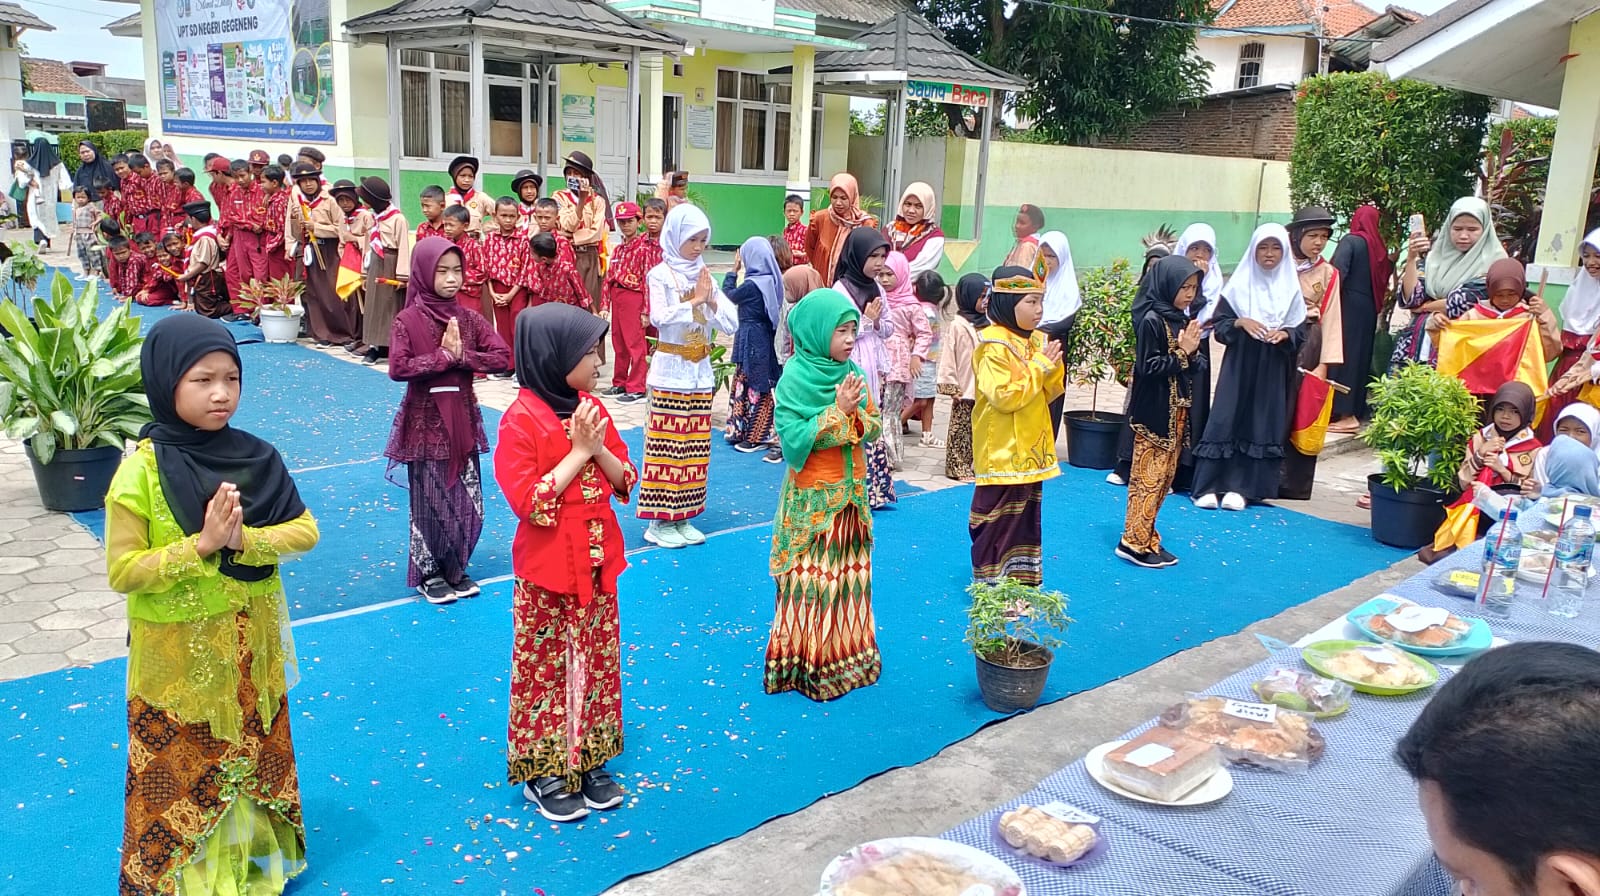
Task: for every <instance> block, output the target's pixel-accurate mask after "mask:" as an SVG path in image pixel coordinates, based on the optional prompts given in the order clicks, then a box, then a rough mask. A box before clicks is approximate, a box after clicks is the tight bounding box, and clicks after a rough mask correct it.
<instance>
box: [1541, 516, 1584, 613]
mask: <svg viewBox="0 0 1600 896" xmlns="http://www.w3.org/2000/svg"><path fill="white" fill-rule="evenodd" d="M1590 513H1591V508H1590V507H1589V505H1587V504H1579V505H1578V506H1577V508H1575V510H1574V512H1573V514H1572V518H1571V519H1569V520H1567V521H1566V522H1565V523H1562V524H1561V535H1560V536H1558V537H1557V538H1556V568H1555V572H1554V573H1553V574H1552V575H1551V577H1550V604H1549V609H1550V613H1551V614H1552V615H1555V616H1560V617H1563V618H1565V619H1571V618H1573V617H1574V616H1577V615H1578V612H1579V611H1580V610H1582V609H1583V592H1584V589H1585V588H1587V587H1588V585H1589V565H1590V560H1591V559H1593V557H1594V523H1593V522H1592V521H1591V520H1590V519H1589V514H1590Z"/></svg>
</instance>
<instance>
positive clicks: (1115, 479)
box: [1106, 473, 1128, 485]
mask: <svg viewBox="0 0 1600 896" xmlns="http://www.w3.org/2000/svg"><path fill="white" fill-rule="evenodd" d="M1106 481H1107V482H1109V483H1111V484H1112V485H1127V484H1128V480H1126V479H1123V478H1122V477H1121V476H1118V475H1117V474H1116V473H1107V474H1106Z"/></svg>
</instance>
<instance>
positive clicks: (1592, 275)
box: [1535, 229, 1600, 445]
mask: <svg viewBox="0 0 1600 896" xmlns="http://www.w3.org/2000/svg"><path fill="white" fill-rule="evenodd" d="M1578 252H1579V256H1578V270H1577V271H1576V272H1575V273H1574V274H1573V277H1572V285H1571V286H1569V287H1567V295H1566V297H1565V298H1563V299H1562V300H1561V358H1560V360H1558V361H1557V362H1556V369H1555V372H1554V373H1553V374H1552V375H1551V377H1550V381H1551V382H1552V383H1554V384H1555V385H1552V386H1551V387H1550V395H1551V397H1550V403H1549V404H1548V405H1546V406H1545V409H1544V420H1545V421H1546V422H1544V423H1541V424H1540V425H1539V428H1538V429H1537V430H1536V431H1535V435H1537V436H1538V437H1539V441H1541V442H1544V443H1545V444H1547V445H1548V444H1549V443H1550V439H1551V438H1553V437H1554V435H1555V433H1554V430H1552V429H1550V427H1551V426H1553V425H1554V424H1553V422H1552V421H1554V420H1556V419H1557V417H1558V416H1559V415H1560V413H1561V410H1562V408H1565V407H1566V406H1567V405H1569V404H1571V403H1572V402H1574V401H1576V400H1577V396H1575V395H1573V394H1572V392H1573V390H1574V389H1576V388H1577V387H1578V386H1579V385H1581V384H1583V383H1592V382H1600V335H1597V334H1596V330H1600V229H1597V230H1593V231H1591V232H1590V233H1589V235H1588V236H1586V237H1584V238H1583V243H1582V244H1580V245H1579V246H1578ZM1574 345H1576V346H1577V351H1573V350H1572V348H1573V346H1574ZM1591 371H1593V372H1592V373H1591ZM1590 391H1591V392H1593V391H1595V390H1590Z"/></svg>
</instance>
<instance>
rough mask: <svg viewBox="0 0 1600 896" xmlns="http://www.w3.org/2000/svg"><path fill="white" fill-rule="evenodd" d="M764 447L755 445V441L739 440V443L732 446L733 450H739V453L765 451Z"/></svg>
mask: <svg viewBox="0 0 1600 896" xmlns="http://www.w3.org/2000/svg"><path fill="white" fill-rule="evenodd" d="M766 448H767V446H765V445H757V444H756V443H755V442H740V443H739V444H737V445H735V446H733V450H735V451H737V452H739V453H740V454H755V453H757V452H759V451H765V450H766Z"/></svg>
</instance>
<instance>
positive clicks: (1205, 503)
mask: <svg viewBox="0 0 1600 896" xmlns="http://www.w3.org/2000/svg"><path fill="white" fill-rule="evenodd" d="M1194 506H1196V507H1198V508H1200V509H1201V510H1216V509H1217V496H1216V495H1201V496H1200V497H1198V498H1195V499H1194Z"/></svg>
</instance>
